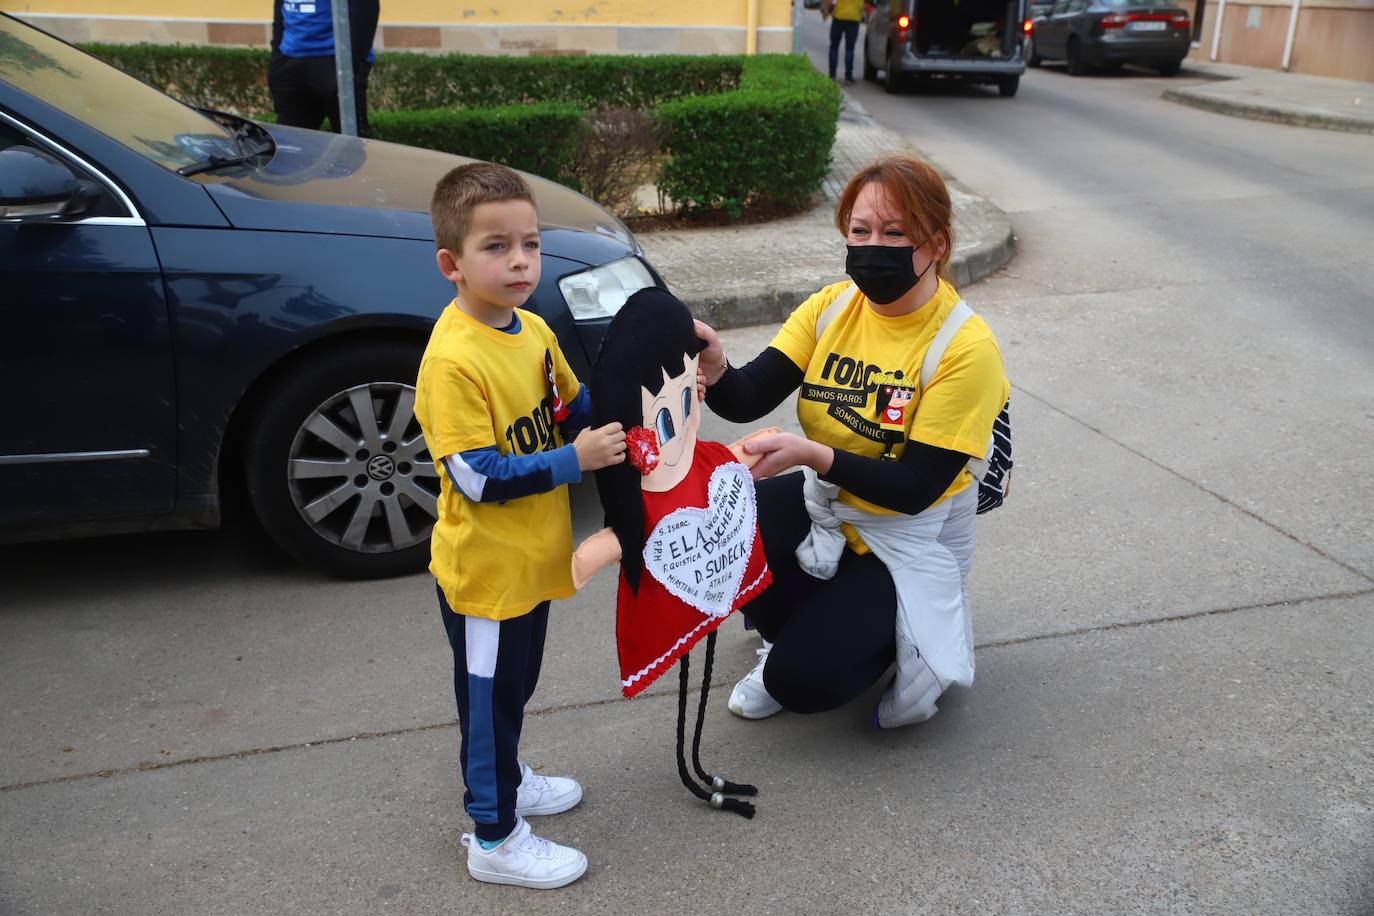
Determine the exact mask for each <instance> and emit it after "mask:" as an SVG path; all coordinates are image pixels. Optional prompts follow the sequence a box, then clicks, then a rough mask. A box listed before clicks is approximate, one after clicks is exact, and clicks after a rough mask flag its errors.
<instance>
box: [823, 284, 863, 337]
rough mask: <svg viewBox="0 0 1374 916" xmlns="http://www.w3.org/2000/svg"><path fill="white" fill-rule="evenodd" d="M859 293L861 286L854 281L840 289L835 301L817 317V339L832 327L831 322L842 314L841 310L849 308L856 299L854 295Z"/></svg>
mask: <svg viewBox="0 0 1374 916" xmlns="http://www.w3.org/2000/svg"><path fill="white" fill-rule="evenodd" d="M858 294H859V288H858V287H857V286H855V285H854V284H853V283H851V284H849V285H848V286H846V287H845V288H844V289H842V290H840V292H839V295H837V296H836V297H835V301H834V302H832V303H830V305H829V306H828V307H827V308H826V310H825V311H823V312H821V316H820V317H819V318H817V319H816V340H817V341H819V340H820V339H821V335H822V334H824V333H825V329H826V328H828V327H830V324H831V322H833V321H834V320H835V319H836V318H838V317H839V316H840V312H843V311H844V310H845V309H847V308H849V305H850V303H852V302H853V301H854V297H855V296H857V295H858Z"/></svg>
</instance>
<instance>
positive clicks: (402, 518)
mask: <svg viewBox="0 0 1374 916" xmlns="http://www.w3.org/2000/svg"><path fill="white" fill-rule="evenodd" d="M419 362H420V350H419V349H418V348H417V347H415V346H413V345H410V344H406V343H403V342H400V341H391V342H379V343H376V344H373V345H370V346H366V347H364V346H348V347H338V348H335V349H331V350H327V351H325V352H323V353H321V354H319V355H317V356H314V357H311V358H308V359H307V360H306V361H305V362H303V363H301V364H300V365H297V366H295V367H294V368H292V369H291V370H290V371H289V372H288V373H287V374H286V375H285V376H283V377H282V378H280V379H278V380H276V382H275V383H274V384H272V386H271V388H270V390H269V391H268V393H267V396H266V398H267V399H266V400H265V401H264V402H263V403H262V405H261V406H260V407H259V409H258V410H257V412H256V414H255V416H254V417H253V422H252V425H251V427H250V429H249V433H248V438H247V440H246V447H245V451H244V454H243V460H244V477H245V480H246V482H247V487H248V497H249V500H250V502H251V504H252V506H253V510H254V512H255V514H256V515H257V517H258V521H259V522H260V523H261V524H262V527H263V529H264V530H265V531H266V532H267V534H268V535H269V536H270V537H271V538H272V540H274V541H275V542H276V543H277V544H278V545H280V546H281V548H282V549H283V550H285V551H286V552H287V553H289V554H291V555H292V556H294V557H295V558H297V559H298V560H300V561H302V562H304V563H306V564H308V565H311V566H315V567H317V568H320V569H323V570H325V571H326V572H328V573H330V574H332V575H335V576H339V577H342V578H348V579H373V578H381V577H385V576H396V575H403V574H406V573H413V572H418V571H420V570H421V569H424V568H425V565H426V564H427V563H428V562H429V534H430V530H431V529H432V528H433V524H434V518H435V514H436V511H437V494H438V491H439V479H438V472H437V471H436V470H435V467H434V462H433V459H432V458H431V457H430V455H429V452H428V451H427V449H426V446H425V441H424V436H423V435H422V434H421V433H420V429H419V424H418V423H417V422H416V421H415V415H414V397H415V376H416V369H417V367H418V365H419Z"/></svg>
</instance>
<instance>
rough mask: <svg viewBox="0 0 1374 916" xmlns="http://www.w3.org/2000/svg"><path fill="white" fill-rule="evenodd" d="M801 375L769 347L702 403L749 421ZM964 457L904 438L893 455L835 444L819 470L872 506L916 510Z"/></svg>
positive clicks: (950, 478) (940, 489)
mask: <svg viewBox="0 0 1374 916" xmlns="http://www.w3.org/2000/svg"><path fill="white" fill-rule="evenodd" d="M805 376H806V373H805V371H803V370H802V369H800V368H798V367H797V364H796V363H794V362H792V360H790V359H788V358H787V356H786V355H784V354H783V352H782V351H781V350H778V349H776V348H774V347H768V348H767V349H765V350H764V351H763V352H762V353H760V354H759V355H758V356H756V357H754V358H753V359H752V360H750V361H749V362H748V363H747V364H745V365H744V366H740V367H735V366H730V367H728V368H726V370H725V373H724V374H723V375H722V376H721V377H720V378H719V379H718V380H717V381H716V383H715V384H714V385H712V386H711V387H709V388H707V389H706V403H707V405H708V406H709V407H710V408H711V409H712V410H714V411H715V412H716V413H717V414H719V415H720V416H721V417H723V418H725V419H726V420H729V421H731V422H732V423H750V422H752V421H754V420H757V419H758V418H759V417H761V416H763V415H764V414H766V413H768V412H769V411H770V410H772V409H773V408H775V407H777V406H778V405H779V404H781V403H782V402H783V399H784V398H786V397H787V396H788V395H789V394H791V393H792V392H793V391H795V390H796V389H797V387H798V386H799V385H801V383H802V380H803V379H804V378H805ZM968 460H969V456H968V455H965V454H962V453H960V452H955V451H951V450H949V449H944V448H938V447H936V446H933V445H926V444H925V443H924V442H910V441H909V442H907V444H906V448H904V449H903V450H902V457H901V458H899V459H898V460H896V461H882V460H880V459H878V458H866V457H864V456H862V455H855V454H854V453H853V452H846V451H843V450H841V449H835V461H834V463H833V464H832V465H831V466H830V470H829V471H828V472H827V473H825V474H823V475H821V476H822V478H823V479H825V480H828V481H830V482H831V483H834V484H836V485H838V486H839V487H841V488H842V489H845V490H848V491H849V492H850V493H853V494H854V495H855V496H857V497H859V498H860V499H864V500H867V501H868V502H871V503H873V504H874V505H875V506H882V507H883V508H884V509H891V510H892V511H894V512H902V513H905V514H907V515H915V514H916V513H918V512H922V511H924V510H925V509H927V508H929V507H930V505H931V503H933V502H935V500H937V499H939V498H940V495H941V494H943V493H944V492H945V490H947V489H949V485H950V484H951V483H953V482H954V478H955V477H956V476H958V474H959V471H960V470H961V469H962V468H963V467H964V465H965V464H967V463H968Z"/></svg>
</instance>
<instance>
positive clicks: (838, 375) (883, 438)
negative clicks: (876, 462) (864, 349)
mask: <svg viewBox="0 0 1374 916" xmlns="http://www.w3.org/2000/svg"><path fill="white" fill-rule="evenodd" d="M821 381H822V382H827V383H829V384H817V383H812V382H806V383H803V385H802V387H801V397H802V399H803V400H807V401H815V402H817V403H819V404H826V405H828V406H827V408H826V413H827V414H828V415H829V416H830V418H831V419H833V420H835V421H836V422H838V423H840V424H842V425H843V426H845V427H846V428H847V429H849V430H851V431H853V432H854V433H857V434H858V435H860V436H863V437H864V438H865V439H871V440H872V441H874V442H881V443H882V444H883V454H882V457H883V458H887V459H891V458H893V457H895V456H894V455H893V454H892V449H893V448H894V447H895V446H897V445H900V444H901V443H902V442H903V441H904V440H905V438H906V430H907V427H908V426H909V425H910V422H911V416H912V413H913V409H912V406H911V405H912V403H913V402H914V401H915V400H916V386H915V385H914V384H912V381H911V380H910V379H909V378H908V377H907V375H906V374H905V373H904V372H902V370H901V369H895V370H891V371H888V370H885V369H883V368H882V367H881V366H879V365H878V364H877V363H865V362H864V361H863V360H860V359H854V358H852V357H849V356H844V355H842V354H839V353H835V352H833V351H832V352H830V353H829V354H827V355H826V357H825V362H824V363H823V364H822V366H821Z"/></svg>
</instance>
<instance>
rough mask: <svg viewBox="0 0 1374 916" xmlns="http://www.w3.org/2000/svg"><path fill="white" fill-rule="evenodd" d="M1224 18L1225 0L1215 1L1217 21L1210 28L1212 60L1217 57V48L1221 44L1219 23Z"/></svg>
mask: <svg viewBox="0 0 1374 916" xmlns="http://www.w3.org/2000/svg"><path fill="white" fill-rule="evenodd" d="M1225 18H1226V0H1218V2H1217V21H1216V24H1215V28H1213V29H1212V60H1216V59H1217V48H1218V47H1219V46H1220V45H1221V23H1222V20H1224V19H1225Z"/></svg>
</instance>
